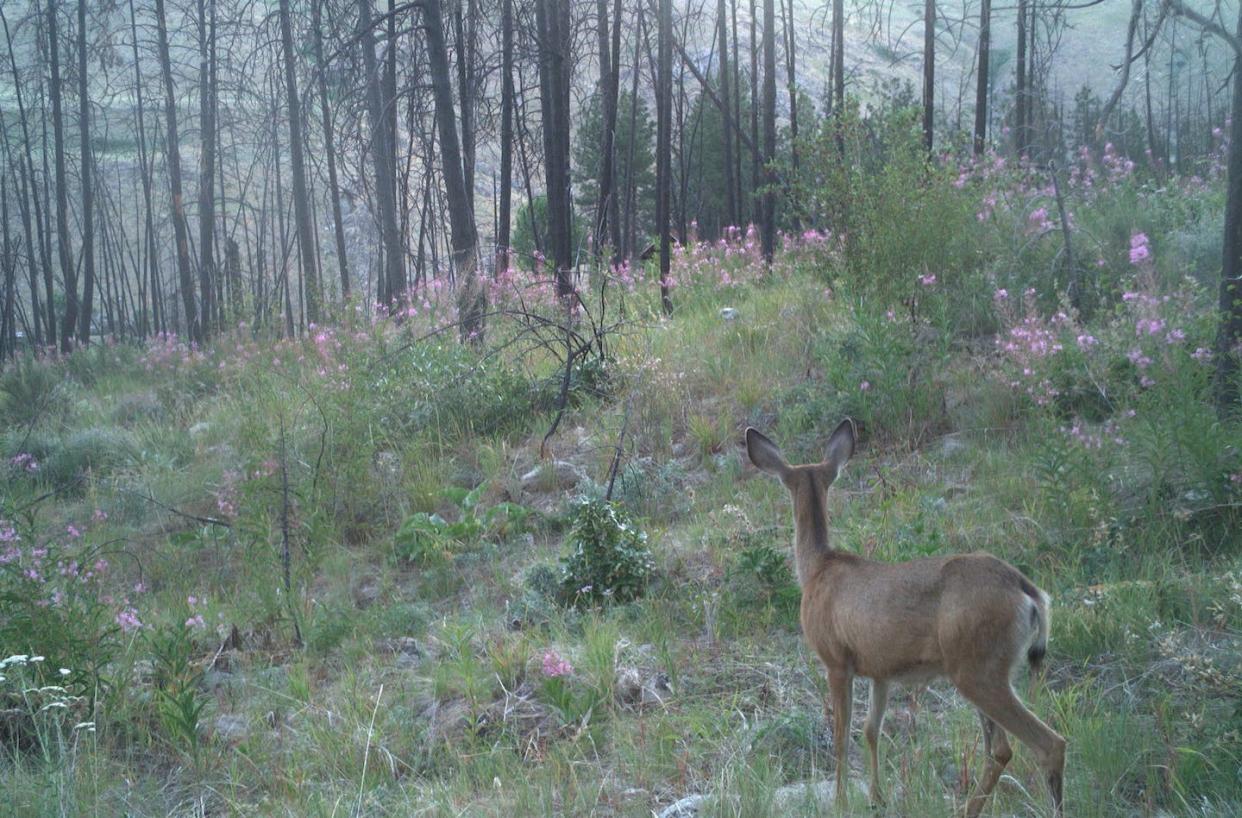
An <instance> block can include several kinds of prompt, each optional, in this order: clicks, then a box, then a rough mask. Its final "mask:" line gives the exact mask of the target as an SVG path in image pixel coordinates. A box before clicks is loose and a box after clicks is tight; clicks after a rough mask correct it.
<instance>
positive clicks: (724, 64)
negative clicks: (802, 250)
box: [716, 0, 784, 225]
mask: <svg viewBox="0 0 1242 818" xmlns="http://www.w3.org/2000/svg"><path fill="white" fill-rule="evenodd" d="M781 3H782V8H783V7H784V0H781ZM716 26H717V29H718V31H719V35H718V37H719V50H720V100H721V103H722V109H721V112H720V113H721V116H722V117H723V122H722V123H721V127H720V141H721V145H722V147H723V149H724V185H725V224H726V225H736V224H737V223H738V221H739V219H738V212H737V197H736V188H735V185H734V180H733V171H734V167H733V128H732V127H731V123H732V122H733V116H732V113H731V112H730V107H731V104H732V102H733V99H732V97H731V96H730V95H729V79H730V77H729V27H728V17H727V8H726V6H725V0H716Z"/></svg>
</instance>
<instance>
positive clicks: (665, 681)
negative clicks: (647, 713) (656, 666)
mask: <svg viewBox="0 0 1242 818" xmlns="http://www.w3.org/2000/svg"><path fill="white" fill-rule="evenodd" d="M672 695H673V685H672V684H671V683H670V682H669V678H668V674H667V673H657V674H655V675H654V676H652V677H651V678H650V679H648V680H647V681H646V683H645V684H644V685H643V694H642V699H641V704H643V705H644V706H647V705H652V704H658V705H660V706H661V707H662V706H664V703H665V702H666V701H668V699H669V698H670V697H671V696H672Z"/></svg>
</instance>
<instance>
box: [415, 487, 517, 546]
mask: <svg viewBox="0 0 1242 818" xmlns="http://www.w3.org/2000/svg"><path fill="white" fill-rule="evenodd" d="M486 488H487V485H486V484H483V485H480V486H479V487H477V488H475V489H473V490H467V489H464V488H460V487H457V486H451V487H449V488H447V489H445V490H444V492H443V495H442V496H443V498H444V499H445V500H447V501H448V502H450V503H452V504H453V505H455V506H456V507H457V510H458V514H457V520H455V521H453V522H449V521H448V520H446V519H444V517H442V516H440V515H439V514H428V513H426V512H421V511H420V512H417V513H415V514H412V515H410V516H409V517H407V518H406V520H405V522H404V523H402V524H401V527H400V528H399V529H398V530H397V533H396V534H395V535H394V536H393V546H394V549H395V551H396V555H397V557H399V558H400V559H404V560H409V561H410V562H414V563H418V564H421V565H434V564H440V563H443V562H445V561H446V560H447V559H448V558H449V557H450V556H451V555H452V554H453V553H454V552H455V551H457V550H459V549H461V548H464V547H468V546H471V545H473V544H474V543H477V542H478V541H479V540H480V539H482V538H483V537H493V538H497V539H506V538H508V537H511V536H513V535H515V534H520V533H522V532H523V531H525V530H526V527H527V525H528V524H529V523H530V522H532V519H533V517H534V512H533V511H532V510H531V509H529V508H527V507H525V506H522V505H519V504H517V503H510V502H501V503H496V504H495V505H491V506H488V507H487V508H483V507H482V506H481V504H480V502H479V501H480V500H481V498H482V496H483V492H484V491H485V490H486Z"/></svg>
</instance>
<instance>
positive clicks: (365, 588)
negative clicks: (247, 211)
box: [354, 577, 380, 610]
mask: <svg viewBox="0 0 1242 818" xmlns="http://www.w3.org/2000/svg"><path fill="white" fill-rule="evenodd" d="M379 596H380V582H379V580H378V579H376V578H375V577H367V578H366V579H364V580H363V581H362V582H361V583H359V584H358V586H357V587H356V588H354V604H355V605H357V606H358V609H359V610H366V609H367V608H370V607H371V606H372V605H374V604H375V602H376V600H378V599H379Z"/></svg>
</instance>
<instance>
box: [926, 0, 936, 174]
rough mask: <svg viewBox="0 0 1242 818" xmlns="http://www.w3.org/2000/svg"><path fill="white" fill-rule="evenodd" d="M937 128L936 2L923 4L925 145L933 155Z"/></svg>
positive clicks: (931, 1)
mask: <svg viewBox="0 0 1242 818" xmlns="http://www.w3.org/2000/svg"><path fill="white" fill-rule="evenodd" d="M935 127H936V0H924V2H923V144H924V146H925V147H926V148H927V153H928V154H931V152H932V146H933V143H934V142H935Z"/></svg>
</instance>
